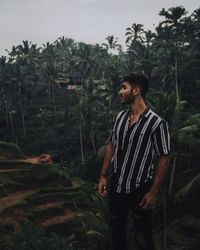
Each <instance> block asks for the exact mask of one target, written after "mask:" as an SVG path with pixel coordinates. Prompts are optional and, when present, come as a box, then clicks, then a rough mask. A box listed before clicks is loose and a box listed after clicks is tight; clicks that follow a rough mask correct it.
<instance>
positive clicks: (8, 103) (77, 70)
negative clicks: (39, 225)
mask: <svg viewBox="0 0 200 250" xmlns="http://www.w3.org/2000/svg"><path fill="white" fill-rule="evenodd" d="M159 15H160V16H162V21H160V23H159V24H157V26H155V31H154V32H153V31H150V30H145V29H144V27H143V25H142V24H138V23H133V24H131V25H130V27H127V29H126V33H125V36H126V48H125V50H124V49H122V46H121V45H120V44H118V41H117V38H116V37H114V36H113V35H109V36H108V37H107V38H106V40H105V43H104V44H101V45H100V44H95V45H91V44H85V43H83V42H76V41H75V40H73V39H71V38H67V37H64V36H63V37H60V38H58V39H57V40H56V41H54V42H52V43H50V42H47V43H46V44H43V46H42V47H38V46H37V44H33V43H32V42H31V41H27V40H24V41H23V42H22V44H19V45H16V46H13V47H12V49H11V50H8V55H7V56H2V57H1V58H0V94H1V99H0V117H1V119H0V128H1V129H0V136H1V141H4V142H12V143H14V144H16V145H18V146H19V148H20V149H21V150H22V151H23V152H24V154H25V155H38V154H40V153H45V152H48V153H50V154H53V155H56V156H57V158H58V159H59V163H60V165H61V166H62V167H63V168H65V169H66V170H67V171H68V172H69V173H71V174H73V175H75V176H79V177H81V178H82V179H84V180H86V181H91V182H94V183H95V182H97V180H98V173H99V170H100V167H101V163H102V155H103V151H104V145H105V143H106V140H107V138H108V136H109V133H110V130H111V127H112V120H113V117H114V115H115V114H116V113H117V112H118V111H119V110H120V109H121V108H122V107H120V105H119V100H118V91H119V86H120V83H121V79H122V77H123V76H124V75H126V74H128V73H130V72H140V73H143V74H145V75H146V76H147V77H148V78H149V80H150V91H149V94H148V96H147V103H148V105H149V106H151V107H152V108H153V109H155V110H156V111H157V112H158V113H159V114H160V115H161V116H162V117H164V118H165V119H166V120H167V121H168V123H169V127H170V133H171V144H172V145H171V146H172V152H171V163H170V171H169V174H168V176H167V178H166V181H165V184H164V185H163V188H162V190H161V192H160V199H159V203H158V205H157V207H156V209H155V215H156V216H155V235H156V240H157V249H160V250H163V249H169V250H197V249H199V247H200V238H199V235H200V215H199V212H198V211H199V208H200V203H199V200H198V198H197V197H198V196H199V191H200V171H199V162H200V9H196V10H194V11H193V13H192V14H188V13H187V11H186V9H185V8H184V7H182V6H178V7H172V8H170V9H168V10H166V9H162V10H161V11H160V13H159ZM53 237H55V236H53ZM63 244H64V243H63ZM24 249H25V248H24ZM27 249H28V248H27ZM41 249H42V248H41ZM61 249H65V248H61ZM66 249H68V248H66Z"/></svg>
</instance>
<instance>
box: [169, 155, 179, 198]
mask: <svg viewBox="0 0 200 250" xmlns="http://www.w3.org/2000/svg"><path fill="white" fill-rule="evenodd" d="M176 160H177V156H176V155H175V156H174V159H173V164H172V172H171V177H170V183H169V193H171V192H172V188H173V183H174V175H175V168H176Z"/></svg>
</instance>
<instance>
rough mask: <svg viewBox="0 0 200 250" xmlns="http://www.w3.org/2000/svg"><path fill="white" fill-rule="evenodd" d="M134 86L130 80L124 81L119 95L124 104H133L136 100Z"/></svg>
mask: <svg viewBox="0 0 200 250" xmlns="http://www.w3.org/2000/svg"><path fill="white" fill-rule="evenodd" d="M133 91H134V87H133V86H131V85H130V83H129V82H123V83H122V85H121V89H120V91H119V97H120V100H121V103H122V104H131V103H132V102H134V100H135V95H134V94H133Z"/></svg>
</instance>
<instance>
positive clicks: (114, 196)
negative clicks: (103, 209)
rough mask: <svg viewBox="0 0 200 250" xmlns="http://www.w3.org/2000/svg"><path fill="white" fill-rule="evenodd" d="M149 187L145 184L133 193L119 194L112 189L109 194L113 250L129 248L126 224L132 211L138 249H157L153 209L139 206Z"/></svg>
mask: <svg viewBox="0 0 200 250" xmlns="http://www.w3.org/2000/svg"><path fill="white" fill-rule="evenodd" d="M149 188H150V185H149V184H145V185H143V186H142V187H139V188H138V189H136V190H135V191H134V192H133V193H131V194H119V193H116V192H113V191H112V190H110V192H109V195H108V201H109V209H110V224H109V226H110V230H111V237H112V249H113V250H127V240H126V237H127V234H126V226H127V225H126V224H127V219H128V216H129V213H130V212H131V213H132V218H133V230H134V235H135V245H136V249H137V250H155V247H154V241H153V237H152V210H145V209H142V208H141V207H140V206H139V203H140V202H141V200H142V198H143V197H144V195H145V193H146V192H148V190H149ZM131 250H133V249H131Z"/></svg>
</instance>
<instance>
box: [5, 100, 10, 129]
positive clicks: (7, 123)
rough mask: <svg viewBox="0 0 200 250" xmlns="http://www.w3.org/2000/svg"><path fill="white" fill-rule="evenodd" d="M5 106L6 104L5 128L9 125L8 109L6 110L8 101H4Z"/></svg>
mask: <svg viewBox="0 0 200 250" xmlns="http://www.w3.org/2000/svg"><path fill="white" fill-rule="evenodd" d="M5 106H6V126H7V128H8V127H9V110H8V101H7V100H6V101H5Z"/></svg>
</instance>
